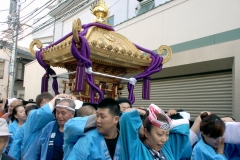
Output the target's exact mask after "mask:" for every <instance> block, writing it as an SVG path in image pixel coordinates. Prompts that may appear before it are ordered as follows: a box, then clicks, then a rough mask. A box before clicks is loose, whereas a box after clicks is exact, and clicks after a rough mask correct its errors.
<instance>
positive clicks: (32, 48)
mask: <svg viewBox="0 0 240 160" xmlns="http://www.w3.org/2000/svg"><path fill="white" fill-rule="evenodd" d="M35 45H37V48H38V49H40V48H42V42H41V41H39V40H36V39H35V40H33V41H32V42H31V43H30V45H29V50H30V53H31V54H32V56H34V57H36V52H35V50H34V46H35Z"/></svg>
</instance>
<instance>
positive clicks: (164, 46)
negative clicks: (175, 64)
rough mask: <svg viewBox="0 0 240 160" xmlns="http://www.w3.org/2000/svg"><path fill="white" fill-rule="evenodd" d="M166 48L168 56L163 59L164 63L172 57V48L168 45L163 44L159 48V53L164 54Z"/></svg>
mask: <svg viewBox="0 0 240 160" xmlns="http://www.w3.org/2000/svg"><path fill="white" fill-rule="evenodd" d="M164 50H166V51H167V56H166V57H165V58H164V59H163V61H162V64H164V63H167V62H168V61H169V60H170V59H171V57H172V49H171V48H170V47H168V46H166V45H162V46H160V47H159V48H158V50H157V52H158V54H163V53H164Z"/></svg>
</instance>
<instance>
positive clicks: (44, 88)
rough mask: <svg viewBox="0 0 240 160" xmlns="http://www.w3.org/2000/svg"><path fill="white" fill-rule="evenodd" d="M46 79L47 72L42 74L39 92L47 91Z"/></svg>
mask: <svg viewBox="0 0 240 160" xmlns="http://www.w3.org/2000/svg"><path fill="white" fill-rule="evenodd" d="M48 79H49V76H48V75H47V73H46V74H44V75H43V77H42V86H41V93H43V92H47V91H48Z"/></svg>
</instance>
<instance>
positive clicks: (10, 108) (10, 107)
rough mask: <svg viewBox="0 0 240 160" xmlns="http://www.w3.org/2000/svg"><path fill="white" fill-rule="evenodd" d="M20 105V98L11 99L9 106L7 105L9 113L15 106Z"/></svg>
mask: <svg viewBox="0 0 240 160" xmlns="http://www.w3.org/2000/svg"><path fill="white" fill-rule="evenodd" d="M18 105H22V101H20V100H15V101H13V102H12V103H11V104H10V106H9V113H10V114H12V110H13V108H14V107H15V106H18Z"/></svg>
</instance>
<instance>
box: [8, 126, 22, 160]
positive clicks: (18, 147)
mask: <svg viewBox="0 0 240 160" xmlns="http://www.w3.org/2000/svg"><path fill="white" fill-rule="evenodd" d="M24 129H25V124H23V125H22V126H21V127H20V128H19V129H18V130H17V132H16V134H15V136H14V140H13V142H12V147H11V148H10V150H9V152H8V155H9V156H11V157H13V158H15V159H16V160H21V157H22V141H23V137H24Z"/></svg>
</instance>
